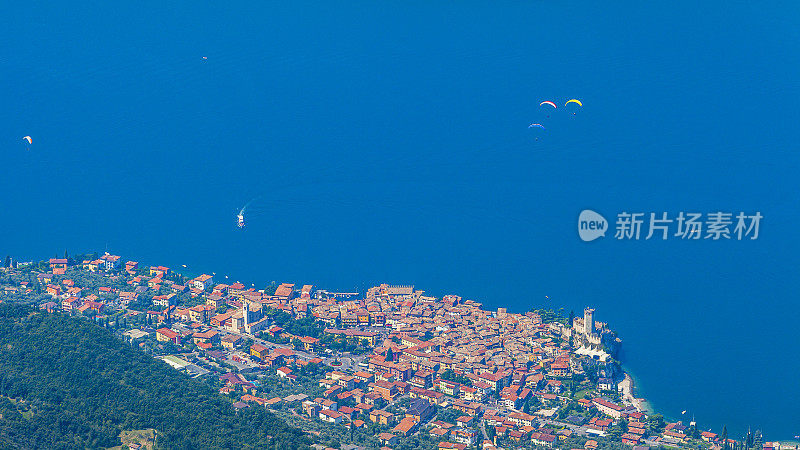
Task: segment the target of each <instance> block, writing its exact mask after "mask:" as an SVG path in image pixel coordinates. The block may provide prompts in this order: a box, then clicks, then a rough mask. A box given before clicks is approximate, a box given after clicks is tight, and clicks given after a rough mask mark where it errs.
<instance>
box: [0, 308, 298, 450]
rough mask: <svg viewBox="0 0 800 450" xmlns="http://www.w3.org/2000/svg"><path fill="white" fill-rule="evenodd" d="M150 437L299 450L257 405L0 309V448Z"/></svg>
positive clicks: (77, 328) (91, 338)
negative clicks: (140, 433) (128, 434)
mask: <svg viewBox="0 0 800 450" xmlns="http://www.w3.org/2000/svg"><path fill="white" fill-rule="evenodd" d="M147 428H153V429H155V430H157V438H156V446H157V447H159V448H187V449H188V448H272V449H294V448H307V446H308V445H309V444H310V443H311V442H312V440H311V438H310V437H309V436H308V435H305V434H303V433H302V432H301V431H300V430H297V429H294V428H291V427H289V426H288V425H286V423H284V422H283V421H282V420H280V419H278V418H277V417H275V416H274V415H272V414H270V413H269V412H268V411H266V410H265V409H264V408H260V407H249V408H244V409H242V410H240V411H238V412H237V411H236V410H235V409H234V408H233V406H232V403H231V400H230V399H227V398H225V397H223V396H221V395H220V394H219V393H218V392H217V391H216V389H215V388H214V387H212V386H211V385H210V384H209V383H206V382H204V381H202V380H196V379H192V378H190V377H188V376H187V375H185V374H182V373H180V372H177V371H175V370H173V369H172V368H170V367H169V366H168V365H167V364H166V363H164V362H162V361H160V360H157V359H154V358H152V357H150V356H147V355H146V354H144V353H143V352H141V351H139V350H137V349H134V348H131V347H129V346H128V345H127V344H125V343H124V342H122V341H120V340H119V339H118V338H116V337H115V336H114V335H112V334H111V333H109V332H108V331H107V330H104V329H103V328H101V327H100V326H98V325H97V324H95V323H92V322H90V321H87V320H83V319H78V318H70V317H67V316H65V315H61V314H48V313H36V312H32V310H31V309H30V308H28V307H26V306H19V305H7V304H4V305H0V447H2V448H48V449H61V448H63V449H67V448H98V447H111V446H115V445H120V444H121V442H120V439H119V434H120V432H121V431H123V430H140V429H147Z"/></svg>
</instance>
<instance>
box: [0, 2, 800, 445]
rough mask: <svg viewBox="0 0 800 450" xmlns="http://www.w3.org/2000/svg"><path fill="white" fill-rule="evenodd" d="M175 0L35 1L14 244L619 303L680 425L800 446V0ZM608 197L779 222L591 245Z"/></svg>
mask: <svg viewBox="0 0 800 450" xmlns="http://www.w3.org/2000/svg"><path fill="white" fill-rule="evenodd" d="M169 3H170V4H166V5H165V4H162V3H161V2H143V3H136V4H135V5H134V4H129V5H126V4H119V3H117V2H115V3H94V4H91V5H89V4H81V3H80V2H78V3H75V2H54V1H50V2H24V3H19V4H18V5H7V8H6V10H5V11H4V14H3V15H2V17H0V25H1V26H0V37H1V38H2V39H0V100H2V102H1V103H0V104H2V108H0V115H1V116H2V117H0V192H1V193H2V194H0V208H2V211H3V219H2V220H1V221H0V253H3V255H2V256H4V254H5V253H9V254H12V255H15V256H16V257H18V258H20V259H33V258H46V257H50V256H52V255H53V254H54V253H56V252H58V253H60V254H61V253H63V252H64V250H65V249H69V251H70V252H72V253H76V252H82V251H87V250H99V251H102V250H103V249H105V248H108V249H109V250H110V251H112V252H114V253H117V254H121V255H123V256H125V257H130V258H135V259H139V260H140V261H142V262H144V263H158V264H165V265H170V266H173V267H178V266H179V265H181V264H188V265H189V266H190V270H193V271H195V272H203V271H205V272H212V271H216V272H218V273H219V274H222V273H225V274H230V275H231V276H235V277H236V278H238V279H241V280H243V281H247V282H251V283H259V284H264V283H266V282H269V281H271V280H279V281H291V282H297V283H315V284H317V285H318V286H321V287H325V288H330V289H342V290H353V289H363V288H364V287H367V286H369V285H371V284H372V283H378V282H390V283H414V284H416V285H417V286H418V287H419V288H422V289H427V290H429V291H430V292H431V293H434V294H437V295H438V294H445V293H457V294H460V295H463V296H465V297H468V298H473V299H476V300H480V301H483V302H484V303H485V304H486V305H487V306H489V307H493V308H494V307H497V306H509V307H510V308H511V309H513V310H516V311H523V310H527V309H529V308H531V307H547V306H555V307H561V306H563V307H564V308H566V309H567V311H568V310H570V309H574V310H575V311H576V312H579V311H581V310H582V309H583V307H584V306H587V305H592V306H594V307H595V308H596V309H597V312H596V317H597V318H598V320H601V321H606V322H609V323H610V324H611V326H612V327H613V328H614V329H616V330H617V331H618V332H619V333H620V335H621V336H622V337H623V338H624V341H625V343H624V349H625V353H624V355H625V365H626V367H628V368H629V369H630V370H631V371H632V373H634V374H635V375H636V376H637V379H638V380H639V387H640V390H639V392H638V394H639V395H643V396H646V397H647V398H648V399H649V400H650V401H651V402H652V404H653V405H654V406H655V407H656V409H658V410H659V411H662V412H664V413H665V414H666V415H668V416H670V417H673V418H679V416H680V412H681V411H683V410H689V411H690V413H689V414H692V413H693V414H695V416H696V417H697V419H698V421H699V424H700V426H701V427H703V428H706V429H707V428H710V427H713V428H714V429H715V430H716V431H720V430H721V428H722V425H723V424H727V426H728V428H729V430H731V433H732V434H733V435H736V434H737V433H743V432H744V430H746V428H747V426H752V427H753V428H761V429H763V430H764V432H765V437H766V439H785V438H791V437H792V436H794V435H796V434H800V420H798V419H800V417H799V416H798V414H797V404H798V402H800V393H799V392H800V391H798V390H797V382H796V379H797V375H796V374H797V372H798V370H800V352H798V351H797V348H798V344H800V332H799V331H798V324H799V323H800V308H797V306H796V305H797V291H798V287H799V286H798V284H799V283H798V273H800V262H799V261H798V250H800V245H798V237H797V223H798V220H800V215H799V214H798V213H797V207H798V203H797V198H798V196H797V185H798V184H797V179H798V178H797V173H798V169H800V157H798V147H797V143H798V138H800V131H798V130H800V127H798V126H797V123H798V120H800V108H798V94H800V83H798V81H797V80H798V79H800V57H799V56H798V55H800V28H798V27H797V26H796V25H797V20H796V19H797V17H798V13H800V5H798V3H797V2H789V1H784V2H770V3H769V4H756V3H755V2H741V1H732V2H721V1H714V2H705V3H698V2H688V1H678V2H664V3H663V4H655V3H654V2H611V3H609V2H586V1H581V2H543V1H526V2H519V1H517V2H509V1H500V2H475V1H466V2H442V1H427V2H420V1H406V2H396V1H388V2H365V1H353V2H305V1H298V2H247V3H244V2H169ZM203 56H205V57H207V59H206V60H204V59H202V57H203ZM570 98H578V99H581V100H582V101H583V104H584V106H583V108H582V109H581V110H580V111H577V114H575V115H572V114H570V113H569V112H568V111H566V109H565V108H563V107H562V105H563V103H564V102H565V101H566V100H567V99H570ZM548 99H552V100H555V101H556V102H557V103H558V104H559V109H558V110H556V111H551V112H550V113H549V117H548V116H547V112H546V110H544V109H541V108H539V106H538V104H539V102H540V101H542V100H548ZM532 122H541V123H543V124H544V125H545V126H546V127H547V130H546V131H544V132H540V131H537V130H531V129H528V128H527V126H528V124H530V123H532ZM24 135H30V136H32V138H33V140H34V142H33V145H32V146H30V149H26V147H25V145H24V143H23V142H22V141H21V137H22V136H24ZM537 137H538V138H539V140H536V138H537ZM258 196H261V197H259V198H258V199H257V200H255V201H254V202H253V203H252V206H251V207H250V208H249V211H248V212H247V215H246V217H247V221H248V226H247V228H246V229H245V230H243V231H241V230H238V229H237V228H236V227H235V213H236V211H237V210H238V209H239V208H241V206H242V205H244V204H245V203H246V202H247V201H248V200H250V199H252V198H255V197H258ZM586 208H589V209H593V210H596V211H598V212H600V213H602V214H604V215H605V216H606V218H607V219H609V220H610V221H612V222H613V221H614V219H615V216H616V214H617V213H618V212H620V211H628V212H647V213H649V212H659V213H660V212H662V211H668V212H670V213H671V214H673V213H676V212H678V211H698V212H703V213H707V212H713V211H729V212H733V213H738V212H739V211H745V212H748V213H754V212H755V211H760V212H761V214H762V215H763V216H764V219H763V221H762V224H761V229H760V237H759V239H758V240H756V241H736V240H733V241H724V242H722V241H717V242H712V241H705V240H704V241H702V242H697V241H689V242H687V241H681V240H679V239H676V238H672V239H669V240H667V241H660V240H659V241H655V240H650V241H645V240H643V239H642V240H639V241H616V240H614V239H612V236H611V234H609V235H608V236H607V237H606V238H605V239H600V240H598V241H594V242H591V243H585V242H582V241H580V240H579V239H578V237H577V233H576V221H577V216H578V213H579V212H580V211H581V210H583V209H586ZM545 295H547V296H549V297H550V298H551V299H552V300H550V301H549V302H548V301H547V300H545Z"/></svg>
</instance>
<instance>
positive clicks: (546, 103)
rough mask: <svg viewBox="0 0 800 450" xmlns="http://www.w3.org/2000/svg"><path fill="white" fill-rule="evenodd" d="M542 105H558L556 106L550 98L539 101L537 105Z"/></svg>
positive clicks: (554, 106)
mask: <svg viewBox="0 0 800 450" xmlns="http://www.w3.org/2000/svg"><path fill="white" fill-rule="evenodd" d="M543 105H550V106H552V107H553V108H558V106H556V104H555V103H553V102H551V101H550V100H545V101H543V102H542V103H539V106H543Z"/></svg>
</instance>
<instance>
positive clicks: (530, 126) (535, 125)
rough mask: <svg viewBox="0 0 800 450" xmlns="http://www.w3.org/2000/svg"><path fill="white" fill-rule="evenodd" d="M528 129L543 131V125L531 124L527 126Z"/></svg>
mask: <svg viewBox="0 0 800 450" xmlns="http://www.w3.org/2000/svg"><path fill="white" fill-rule="evenodd" d="M528 128H541V129H543V130H544V129H545V128H544V125H542V124H540V123H532V124H530V125H528Z"/></svg>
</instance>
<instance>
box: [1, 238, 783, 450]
mask: <svg viewBox="0 0 800 450" xmlns="http://www.w3.org/2000/svg"><path fill="white" fill-rule="evenodd" d="M226 278H227V277H226ZM0 287H1V288H2V290H0V301H3V302H25V303H29V304H34V305H35V306H36V307H37V308H39V309H40V310H42V311H46V312H50V313H54V314H69V315H74V316H77V317H83V318H85V319H87V320H93V321H95V322H97V323H98V324H99V325H100V326H103V327H105V328H107V329H108V330H109V331H110V332H113V333H115V334H116V335H118V336H119V337H120V338H121V339H124V340H125V341H126V342H128V343H130V345H132V346H135V347H137V348H139V349H141V350H142V351H144V352H146V353H148V354H150V355H152V356H153V357H155V358H159V359H161V360H163V361H164V362H165V363H167V364H169V365H170V366H171V367H173V368H174V369H175V370H177V371H181V372H183V373H185V374H186V375H187V376H190V377H193V378H200V379H204V380H207V381H208V382H209V383H212V384H213V385H214V386H215V387H218V389H219V392H220V393H221V394H222V395H225V396H227V397H228V398H230V400H231V407H232V408H235V409H243V408H267V409H269V410H270V411H271V412H273V413H275V414H276V415H278V416H279V417H281V418H282V419H284V420H285V421H286V422H287V423H289V424H290V425H292V426H295V427H297V428H300V429H302V430H304V431H306V432H308V433H310V434H312V435H314V436H316V438H317V440H318V442H320V444H318V446H319V447H320V448H326V447H330V448H341V449H356V448H389V449H396V448H442V449H461V450H464V449H467V448H482V449H495V448H498V449H499V448H533V447H547V448H560V449H586V450H595V449H598V448H623V447H632V448H634V449H637V450H639V449H644V448H650V447H675V448H709V449H729V448H763V449H765V450H767V449H778V448H795V447H794V446H792V447H786V446H785V445H784V446H781V444H779V443H775V442H763V438H762V436H761V433H760V432H758V431H755V432H753V433H750V434H748V436H747V437H746V438H745V439H744V440H735V439H732V438H731V437H730V436H728V433H727V430H724V429H723V430H721V431H720V432H719V433H717V432H713V431H711V430H708V429H707V428H706V429H701V427H699V426H698V425H697V423H696V422H695V421H694V420H693V419H692V420H687V421H685V422H684V421H676V422H670V421H666V420H665V419H664V418H663V416H661V415H659V414H655V413H653V412H652V411H650V410H649V408H648V407H647V404H646V402H645V401H644V400H643V399H638V398H636V397H635V394H634V388H633V382H632V379H631V378H630V377H629V376H628V375H627V374H625V372H624V371H623V370H622V369H621V367H620V364H619V361H618V360H617V355H618V352H619V349H620V346H621V343H622V341H621V339H620V338H618V337H617V336H616V334H615V333H614V332H613V330H612V329H611V328H610V326H609V325H608V324H606V323H603V322H600V321H598V320H596V318H595V313H596V311H595V310H594V309H593V308H591V307H586V308H585V309H584V310H583V311H582V314H581V315H578V316H576V315H574V314H572V313H570V314H569V315H564V314H561V313H560V312H559V311H552V310H537V311H530V312H526V313H522V314H520V313H510V312H508V311H507V310H506V309H505V308H498V309H497V310H494V311H488V310H485V309H484V307H483V305H482V304H481V303H479V302H476V301H473V300H468V299H464V298H462V297H460V296H458V295H444V296H442V297H433V296H430V295H426V293H425V291H422V290H419V289H416V288H415V287H414V286H406V285H389V284H381V285H379V286H374V287H371V288H369V289H368V290H367V291H366V292H331V291H327V290H324V289H321V288H318V287H316V286H314V285H312V284H294V283H281V284H277V283H275V284H272V285H270V286H266V287H264V288H260V289H259V288H256V287H255V286H253V285H251V286H249V287H247V286H245V285H244V284H243V283H241V282H236V281H230V282H229V280H227V279H224V280H220V279H218V277H217V276H216V275H215V274H211V275H209V274H201V275H198V276H192V277H187V276H184V275H183V274H181V273H180V272H179V271H176V270H174V269H172V268H169V267H164V266H147V265H144V264H140V263H139V262H137V261H132V260H124V259H123V258H122V257H121V256H118V255H112V254H108V253H106V254H103V255H97V254H92V255H77V256H76V257H75V258H70V257H69V256H68V255H66V254H65V255H64V258H53V259H50V260H48V261H41V262H32V263H17V262H14V261H12V260H11V259H10V258H8V257H6V260H5V263H4V264H3V268H2V272H1V273H0ZM601 313H602V312H601ZM136 445H138V444H131V445H130V446H129V448H138V447H135V446H136Z"/></svg>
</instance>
